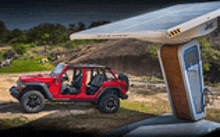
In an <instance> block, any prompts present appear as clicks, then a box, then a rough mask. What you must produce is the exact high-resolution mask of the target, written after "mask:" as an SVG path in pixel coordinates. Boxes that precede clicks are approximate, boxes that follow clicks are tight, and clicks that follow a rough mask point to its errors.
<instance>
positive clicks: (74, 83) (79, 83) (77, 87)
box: [72, 75, 82, 90]
mask: <svg viewBox="0 0 220 137" xmlns="http://www.w3.org/2000/svg"><path fill="white" fill-rule="evenodd" d="M81 80H82V75H80V76H77V77H76V80H75V81H72V86H73V87H75V88H76V89H78V90H80V86H81Z"/></svg>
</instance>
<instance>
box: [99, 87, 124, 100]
mask: <svg viewBox="0 0 220 137" xmlns="http://www.w3.org/2000/svg"><path fill="white" fill-rule="evenodd" d="M105 94H116V95H117V96H118V97H119V98H121V97H122V89H121V88H120V87H109V88H105V89H104V90H103V91H102V92H101V93H100V95H99V97H98V102H99V100H100V99H101V98H102V97H103V96H104V95H105Z"/></svg>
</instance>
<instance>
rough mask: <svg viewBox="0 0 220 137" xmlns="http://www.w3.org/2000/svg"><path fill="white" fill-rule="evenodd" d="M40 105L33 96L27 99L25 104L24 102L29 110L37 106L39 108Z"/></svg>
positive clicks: (38, 99)
mask: <svg viewBox="0 0 220 137" xmlns="http://www.w3.org/2000/svg"><path fill="white" fill-rule="evenodd" d="M40 104H41V103H40V98H39V97H38V96H35V95H33V96H30V97H28V99H27V102H26V106H27V107H29V108H31V109H35V108H37V107H38V106H40Z"/></svg>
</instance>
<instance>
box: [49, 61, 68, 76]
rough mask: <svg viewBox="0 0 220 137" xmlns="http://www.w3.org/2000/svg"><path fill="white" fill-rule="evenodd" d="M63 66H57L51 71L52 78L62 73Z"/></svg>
mask: <svg viewBox="0 0 220 137" xmlns="http://www.w3.org/2000/svg"><path fill="white" fill-rule="evenodd" d="M64 68H65V65H64V64H58V65H57V66H56V68H55V69H54V70H53V74H52V75H53V76H59V75H61V73H62V71H63V70H64Z"/></svg>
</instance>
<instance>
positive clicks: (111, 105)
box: [105, 98, 117, 110]
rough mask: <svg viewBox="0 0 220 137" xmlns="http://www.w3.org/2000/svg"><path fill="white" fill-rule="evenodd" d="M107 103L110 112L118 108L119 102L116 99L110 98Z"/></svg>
mask: <svg viewBox="0 0 220 137" xmlns="http://www.w3.org/2000/svg"><path fill="white" fill-rule="evenodd" d="M105 103H106V105H105V106H106V108H107V109H108V110H113V109H115V108H116V106H117V101H116V100H115V99H114V98H108V99H107V100H106V102H105Z"/></svg>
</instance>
